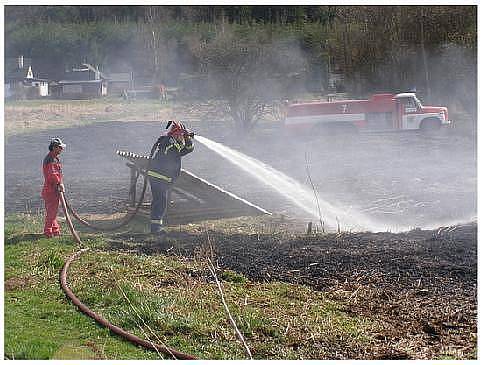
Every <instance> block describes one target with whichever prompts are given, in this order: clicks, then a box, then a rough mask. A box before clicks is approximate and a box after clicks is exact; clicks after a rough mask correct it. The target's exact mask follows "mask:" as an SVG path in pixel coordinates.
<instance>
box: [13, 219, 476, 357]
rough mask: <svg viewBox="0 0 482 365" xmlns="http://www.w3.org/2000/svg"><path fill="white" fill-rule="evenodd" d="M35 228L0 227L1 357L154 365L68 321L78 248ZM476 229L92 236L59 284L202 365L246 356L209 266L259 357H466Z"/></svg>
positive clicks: (255, 222)
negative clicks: (1, 265) (0, 255)
mask: <svg viewBox="0 0 482 365" xmlns="http://www.w3.org/2000/svg"><path fill="white" fill-rule="evenodd" d="M34 230H37V231H40V230H41V219H40V218H38V217H32V216H22V217H18V216H16V217H10V218H7V220H6V225H5V233H6V234H5V285H6V287H5V289H6V290H5V354H6V355H7V356H9V357H10V358H16V359H39V358H41V359H53V358H56V359H66V358H71V359H156V358H159V355H158V354H156V353H155V352H149V351H144V350H142V349H139V348H136V347H135V346H133V345H131V344H129V343H126V342H124V341H122V340H120V339H119V338H117V337H115V336H114V335H112V334H110V333H109V331H107V330H105V329H103V328H100V327H98V326H96V325H95V324H94V323H93V321H92V320H90V319H89V318H87V317H85V316H84V315H82V314H80V313H79V312H78V311H77V310H76V309H75V307H74V306H73V305H72V304H71V303H70V302H69V301H68V300H67V299H66V298H65V296H64V294H63V293H62V291H61V289H60V286H59V284H58V271H59V269H60V267H61V266H62V264H63V262H64V260H65V259H66V258H67V257H68V256H69V255H70V254H71V253H72V252H74V251H75V250H76V247H75V246H74V244H73V242H72V240H71V239H70V237H69V236H64V237H62V238H61V239H60V240H48V239H45V238H42V237H41V236H35V235H31V234H30V233H28V232H32V231H34ZM475 231H476V226H475V225H472V226H467V227H459V228H457V229H454V230H452V231H451V232H448V233H444V232H439V233H437V232H432V231H430V232H428V231H414V232H412V233H407V234H405V235H404V234H401V235H393V234H381V235H380V234H371V233H366V234H348V233H346V234H311V235H306V234H304V233H302V232H301V228H300V227H299V226H297V227H296V226H294V225H293V224H292V222H287V221H286V220H283V219H281V218H276V219H273V218H239V219H230V220H221V221H208V222H202V223H200V224H189V225H185V226H182V227H171V228H170V234H169V237H168V239H167V240H165V241H162V242H160V241H158V240H157V239H155V238H153V237H151V236H149V235H146V234H136V233H129V232H127V233H126V232H124V233H117V234H111V235H105V236H95V235H90V236H86V238H85V239H86V242H87V243H88V245H89V246H90V247H93V250H91V251H90V252H88V253H86V254H84V255H83V256H81V257H80V259H79V260H77V261H75V262H74V263H73V265H72V266H71V269H70V273H69V284H70V286H71V287H72V289H73V291H74V293H76V295H77V296H78V297H79V298H80V299H81V300H82V301H83V302H84V303H85V304H86V305H88V306H89V307H90V308H91V309H93V310H94V311H96V312H98V313H99V314H101V315H102V316H104V317H105V318H107V319H109V320H110V321H111V322H112V323H113V324H115V325H118V326H121V327H123V328H125V329H127V330H129V331H131V332H133V333H135V334H137V335H138V336H140V337H142V338H147V339H149V340H150V341H152V342H157V343H161V344H165V345H167V346H171V347H174V348H176V349H177V350H180V351H182V352H187V353H191V354H193V355H195V356H197V357H199V358H202V359H243V358H246V354H245V353H244V351H243V347H242V345H241V344H240V342H239V341H238V340H237V339H236V336H235V333H234V330H233V328H232V327H231V326H230V323H229V321H228V319H227V316H226V313H225V311H224V309H223V306H222V303H221V300H220V295H219V292H218V290H217V287H216V285H215V282H214V278H213V276H212V275H211V274H210V272H209V270H208V268H207V262H208V261H207V260H208V259H210V260H212V262H213V263H214V264H215V266H216V273H217V276H218V278H219V279H220V280H221V282H222V286H223V292H224V296H225V298H226V302H227V303H228V307H229V309H230V311H231V313H232V315H233V318H234V319H235V321H236V323H237V325H238V327H239V329H240V331H241V333H242V334H243V336H244V337H245V339H246V342H247V344H248V346H249V347H250V349H251V351H252V353H253V357H254V358H256V359H475V358H476V333H477V332H476V285H475V284H476V277H475V273H476V243H475V242H476V235H475ZM457 249H458V250H457ZM474 256H475V258H474ZM164 357H165V356H164Z"/></svg>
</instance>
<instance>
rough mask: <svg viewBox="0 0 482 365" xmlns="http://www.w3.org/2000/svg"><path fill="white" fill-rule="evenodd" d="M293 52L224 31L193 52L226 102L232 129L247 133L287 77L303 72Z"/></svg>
mask: <svg viewBox="0 0 482 365" xmlns="http://www.w3.org/2000/svg"><path fill="white" fill-rule="evenodd" d="M291 46H292V45H291ZM294 49H295V48H293V47H290V45H288V44H286V43H285V44H281V43H272V42H267V41H264V42H263V41H261V40H260V37H259V35H256V34H255V35H254V36H253V35H251V38H249V39H247V38H244V39H242V38H239V37H234V36H233V35H232V33H231V32H229V31H227V30H226V29H225V30H224V32H223V33H221V34H219V35H218V36H217V37H216V39H215V40H213V41H211V42H209V43H207V42H204V43H202V44H201V46H200V47H199V48H198V49H197V50H195V52H196V53H197V55H198V57H199V59H200V61H201V62H202V63H203V64H204V67H203V68H204V69H205V70H207V72H208V76H209V78H210V79H211V80H212V81H214V84H215V85H216V87H217V91H218V93H219V95H221V96H222V97H224V98H225V99H226V101H227V105H228V111H229V114H230V116H231V117H232V119H233V121H234V124H235V127H236V128H237V129H238V130H239V131H242V132H245V133H247V132H249V131H251V130H252V129H253V128H254V127H255V126H256V124H257V123H258V121H259V120H260V119H261V118H262V117H263V116H264V115H265V114H266V113H267V112H268V110H270V109H271V108H270V106H271V105H272V104H273V102H274V101H276V100H279V98H280V97H282V96H283V95H284V91H285V89H286V87H287V86H289V83H288V82H286V79H287V78H288V75H289V74H293V73H296V72H298V73H299V72H302V71H304V69H305V60H304V58H303V57H301V54H300V53H299V52H296V51H294Z"/></svg>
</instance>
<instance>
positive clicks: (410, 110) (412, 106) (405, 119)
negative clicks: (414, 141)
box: [397, 98, 419, 129]
mask: <svg viewBox="0 0 482 365" xmlns="http://www.w3.org/2000/svg"><path fill="white" fill-rule="evenodd" d="M397 104H398V106H397V107H398V109H399V111H398V113H397V115H398V116H399V120H398V129H413V126H412V125H413V124H414V123H416V119H417V118H416V116H417V114H418V113H419V110H418V105H417V103H416V101H415V100H414V99H413V98H403V99H399V100H398V102H397Z"/></svg>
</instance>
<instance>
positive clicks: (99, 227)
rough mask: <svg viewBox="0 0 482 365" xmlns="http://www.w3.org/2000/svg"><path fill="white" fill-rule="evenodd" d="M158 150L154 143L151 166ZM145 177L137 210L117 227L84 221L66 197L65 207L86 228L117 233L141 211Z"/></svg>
mask: <svg viewBox="0 0 482 365" xmlns="http://www.w3.org/2000/svg"><path fill="white" fill-rule="evenodd" d="M156 149H157V142H156V143H154V145H153V146H152V148H151V152H150V154H149V159H148V161H149V164H150V161H151V159H152V156H154V152H156ZM148 168H149V165H148ZM143 177H144V184H143V186H142V192H141V197H140V198H139V201H138V203H137V204H136V208H135V210H134V212H132V213H127V215H126V216H125V217H124V220H123V221H121V222H120V223H119V224H117V225H115V226H111V227H101V226H97V225H94V224H92V223H89V222H87V221H86V220H84V219H82V217H80V216H79V215H78V214H77V212H76V211H75V210H74V209H73V208H72V207H71V206H70V204H69V203H68V201H67V199H65V197H64V202H65V206H66V208H67V209H68V211H69V212H70V213H71V214H72V215H73V216H74V218H75V219H77V220H78V221H79V222H80V223H81V224H83V225H84V226H86V227H88V228H90V229H93V230H97V231H115V230H117V229H119V228H121V227H123V226H125V225H127V224H128V223H129V222H130V221H131V220H132V219H133V218H134V217H135V216H136V214H137V213H138V212H139V209H140V207H141V206H142V203H143V202H144V195H145V193H146V189H147V177H146V175H145V174H143ZM134 185H135V184H134Z"/></svg>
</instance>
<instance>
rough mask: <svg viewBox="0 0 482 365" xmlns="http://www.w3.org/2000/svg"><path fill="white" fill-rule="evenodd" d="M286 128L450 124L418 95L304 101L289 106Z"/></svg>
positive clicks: (442, 110) (438, 108)
mask: <svg viewBox="0 0 482 365" xmlns="http://www.w3.org/2000/svg"><path fill="white" fill-rule="evenodd" d="M284 122H285V128H287V129H297V130H305V131H307V132H309V133H315V132H320V131H326V130H329V129H342V130H350V131H363V130H366V131H393V130H410V129H412V130H416V129H420V130H438V129H439V128H440V127H442V126H446V125H450V124H451V122H450V120H449V119H448V111H447V108H446V107H441V106H423V105H422V103H421V102H420V100H419V99H418V98H417V96H416V95H415V93H412V92H410V93H401V94H395V95H394V94H375V95H372V96H371V97H370V99H367V100H339V101H333V102H322V101H314V102H301V103H293V104H291V105H288V108H287V113H286V118H285V121H284Z"/></svg>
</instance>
